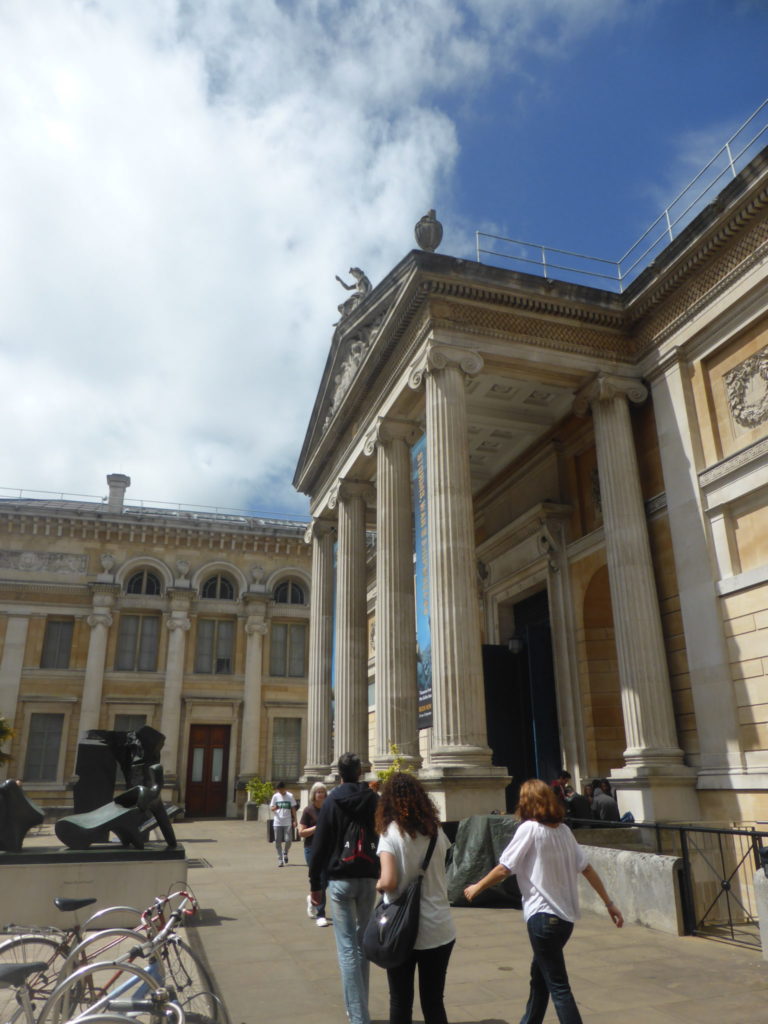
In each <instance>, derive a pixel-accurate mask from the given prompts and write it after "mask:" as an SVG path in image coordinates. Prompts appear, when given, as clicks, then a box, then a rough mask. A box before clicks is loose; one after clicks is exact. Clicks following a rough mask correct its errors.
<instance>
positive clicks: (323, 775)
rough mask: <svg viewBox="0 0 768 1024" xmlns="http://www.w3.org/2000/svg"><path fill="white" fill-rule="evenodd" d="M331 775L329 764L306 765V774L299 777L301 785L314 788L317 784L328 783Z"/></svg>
mask: <svg viewBox="0 0 768 1024" xmlns="http://www.w3.org/2000/svg"><path fill="white" fill-rule="evenodd" d="M330 774H331V766H330V765H329V764H305V765H304V773H303V775H300V776H299V779H298V781H299V785H301V786H312V785H313V783H315V782H327V781H328V776H329V775H330Z"/></svg>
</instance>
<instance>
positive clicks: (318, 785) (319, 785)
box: [309, 782, 328, 804]
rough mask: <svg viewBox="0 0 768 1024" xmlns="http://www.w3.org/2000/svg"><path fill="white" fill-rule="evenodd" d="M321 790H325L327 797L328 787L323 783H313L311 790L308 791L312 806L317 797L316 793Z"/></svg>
mask: <svg viewBox="0 0 768 1024" xmlns="http://www.w3.org/2000/svg"><path fill="white" fill-rule="evenodd" d="M321 789H322V790H325V795H326V796H328V787H327V786H326V784H325V783H324V782H313V783H312V788H311V789H310V791H309V802H310V803H311V804H314V802H315V797H316V796H317V794H318V792H319V791H320V790H321Z"/></svg>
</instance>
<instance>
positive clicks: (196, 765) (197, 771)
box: [190, 747, 205, 782]
mask: <svg viewBox="0 0 768 1024" xmlns="http://www.w3.org/2000/svg"><path fill="white" fill-rule="evenodd" d="M204 759H205V747H195V749H194V750H193V751H192V774H191V776H190V782H202V781H203V761H204Z"/></svg>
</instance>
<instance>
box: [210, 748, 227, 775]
mask: <svg viewBox="0 0 768 1024" xmlns="http://www.w3.org/2000/svg"><path fill="white" fill-rule="evenodd" d="M212 753H213V757H212V758H211V782H221V770H222V768H223V766H224V748H223V747H214V748H213V751H212Z"/></svg>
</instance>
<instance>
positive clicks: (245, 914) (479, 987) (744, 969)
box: [175, 821, 768, 1024]
mask: <svg viewBox="0 0 768 1024" xmlns="http://www.w3.org/2000/svg"><path fill="white" fill-rule="evenodd" d="M175 827H176V831H177V835H178V836H179V839H180V840H181V842H183V843H184V844H185V846H186V850H187V856H188V858H189V859H190V860H191V861H192V865H193V866H190V869H189V883H190V885H191V886H192V887H193V889H194V891H195V892H196V894H197V896H198V899H199V900H200V905H201V907H202V908H203V912H202V914H201V915H200V921H199V925H198V927H197V931H196V937H199V938H200V940H201V942H202V945H203V948H204V950H205V953H206V955H207V958H208V961H209V963H210V965H211V967H212V969H213V972H214V975H215V977H216V979H217V982H218V985H219V987H220V989H221V991H222V993H223V995H224V996H225V998H226V1002H227V1005H228V1007H229V1010H230V1015H231V1018H232V1024H267V1022H269V1024H288V1022H290V1024H295V1022H296V1021H308V1022H311V1024H345V1015H344V1005H343V1002H342V998H341V984H340V981H339V972H338V968H337V965H336V945H335V942H334V937H333V929H332V928H318V927H317V926H316V924H315V923H314V921H311V920H310V919H309V918H308V917H307V915H306V893H307V872H306V867H305V865H304V858H303V852H302V850H301V849H300V846H299V844H296V845H295V846H293V847H292V849H291V858H290V859H291V863H290V864H289V865H288V866H287V867H285V868H281V869H278V868H277V865H276V863H275V861H276V858H275V854H274V847H273V846H270V845H269V844H268V843H267V842H266V825H265V824H264V823H263V822H242V821H186V822H177V823H176V826H175ZM195 863H199V864H200V865H202V866H197V867H196V866H194V864H195ZM454 920H455V922H456V928H457V932H458V940H457V943H456V948H455V950H454V954H453V957H452V960H451V964H450V967H449V970H448V982H447V986H446V1008H447V1011H448V1018H449V1020H450V1021H451V1022H452V1024H517V1022H518V1021H519V1019H520V1016H521V1014H522V1011H523V1008H524V1006H525V1001H526V998H527V993H528V965H529V962H530V952H529V946H528V939H527V936H526V933H525V928H524V925H523V919H522V913H521V912H520V911H517V910H510V909H484V908H479V907H477V908H475V907H468V908H462V909H455V910H454ZM566 959H567V963H568V969H569V974H570V977H571V982H572V986H573V990H574V993H575V995H576V1000H577V1002H578V1004H579V1008H580V1010H581V1014H582V1017H583V1018H584V1021H585V1022H589V1024H761V1022H768V963H767V962H766V961H764V960H763V959H762V957H761V956H760V954H759V953H757V952H754V951H751V950H747V949H742V948H738V947H732V946H729V945H726V944H724V943H717V942H713V941H710V940H706V939H699V938H690V937H686V938H677V937H673V936H669V935H665V934H663V933H661V932H655V931H651V930H650V929H648V928H643V927H640V926H636V925H626V926H625V927H624V928H623V929H621V930H620V931H619V930H617V929H616V928H615V927H614V926H613V925H612V924H611V923H610V921H609V920H608V916H607V915H605V916H604V917H603V916H602V915H601V916H594V915H591V914H586V913H585V915H584V917H583V918H582V919H581V920H580V921H579V922H578V924H577V926H576V929H575V931H574V935H573V938H572V939H571V941H570V943H569V944H568V948H567V951H566ZM417 1002H418V1000H417ZM370 1010H371V1016H372V1018H373V1020H374V1021H375V1022H377V1024H378V1022H386V1021H387V1020H388V1009H387V984H386V975H385V973H384V971H381V970H379V969H378V968H375V967H372V968H371V997H370ZM414 1011H415V1012H414V1017H415V1019H416V1020H421V1019H422V1018H421V1012H420V1010H419V1008H418V1006H416V1007H415V1008H414ZM556 1019H557V1018H556V1015H555V1014H554V1012H553V1011H552V1009H551V1007H550V1010H549V1012H548V1014H547V1017H546V1022H547V1024H550V1022H554V1021H556Z"/></svg>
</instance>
